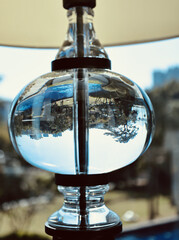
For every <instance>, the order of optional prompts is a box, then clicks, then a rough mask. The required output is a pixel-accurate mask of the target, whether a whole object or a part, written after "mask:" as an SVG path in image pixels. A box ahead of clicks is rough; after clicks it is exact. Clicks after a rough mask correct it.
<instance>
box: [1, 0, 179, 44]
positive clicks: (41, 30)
mask: <svg viewBox="0 0 179 240" xmlns="http://www.w3.org/2000/svg"><path fill="white" fill-rule="evenodd" d="M96 2H97V6H96V8H95V9H94V13H95V17H94V26H95V30H96V32H97V37H98V38H99V39H100V41H101V43H102V44H103V45H104V46H114V45H123V44H132V43H140V42H147V41H155V40H161V39H167V38H173V37H178V36H179V0H96ZM66 13H67V11H66V10H65V9H64V8H63V7H62V0H0V45H3V46H17V47H32V48H59V47H60V45H61V44H62V42H63V41H64V38H65V33H66V31H67V26H68V22H67V17H66Z"/></svg>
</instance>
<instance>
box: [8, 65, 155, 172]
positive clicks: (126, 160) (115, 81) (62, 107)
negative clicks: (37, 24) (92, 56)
mask: <svg viewBox="0 0 179 240" xmlns="http://www.w3.org/2000/svg"><path fill="white" fill-rule="evenodd" d="M78 71H79V70H78V69H72V70H66V71H54V72H51V73H48V74H45V75H43V76H41V77H39V78H37V79H36V80H34V81H33V82H31V83H30V84H29V85H27V86H26V87H25V88H24V89H23V90H22V91H21V92H20V93H19V95H18V96H17V97H16V98H15V100H14V102H13V104H12V108H11V112H10V116H9V132H10V137H11V141H12V143H13V145H14V148H15V149H16V151H17V152H18V153H19V154H20V155H21V156H22V157H23V158H24V159H25V160H26V161H27V162H29V163H30V164H32V165H34V166H36V167H39V168H42V169H45V170H48V171H51V172H55V173H60V174H72V175H75V174H83V173H86V174H100V173H109V172H112V171H115V170H117V169H119V168H122V167H124V166H126V165H128V164H130V163H132V162H133V161H135V160H136V159H137V158H138V157H139V156H140V155H141V154H142V153H143V152H144V151H145V150H146V149H147V148H148V146H149V145H150V142H151V139H152V135H153V130H154V122H153V121H154V113H153V108H152V104H151V102H150V100H149V98H148V96H147V95H146V93H145V92H144V91H143V90H141V89H140V88H139V87H138V86H137V85H136V84H135V83H134V82H132V81H131V80H129V79H127V78H126V77H124V76H122V75H120V74H116V73H113V72H111V71H108V70H103V69H102V70H97V69H93V70H91V69H83V70H81V71H83V74H82V76H81V77H80V75H79V72H78ZM81 84H82V86H83V87H80V86H81ZM81 94H82V95H84V96H82V95H81ZM84 97H85V99H86V100H85V105H84V104H83V105H84V106H83V111H82V112H81V113H80V111H79V109H80V104H81V102H82V101H83V98H84ZM80 101H81V102H80ZM80 114H82V116H80ZM79 119H82V120H83V122H85V132H86V133H85V139H84V141H85V148H86V149H87V150H86V157H85V159H84V161H86V168H85V170H84V171H83V168H81V167H80V164H81V162H80V160H79V159H80V154H81V153H80V151H79V131H80V129H81V127H82V126H81V124H80V121H79ZM84 119H85V120H84ZM83 164H84V163H83Z"/></svg>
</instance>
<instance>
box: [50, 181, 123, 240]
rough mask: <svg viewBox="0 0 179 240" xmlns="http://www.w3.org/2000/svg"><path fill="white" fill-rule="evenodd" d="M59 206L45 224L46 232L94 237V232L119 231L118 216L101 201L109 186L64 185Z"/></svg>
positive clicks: (119, 222) (68, 235) (65, 235)
mask: <svg viewBox="0 0 179 240" xmlns="http://www.w3.org/2000/svg"><path fill="white" fill-rule="evenodd" d="M58 190H59V191H60V192H62V193H63V194H64V204H63V206H62V208H61V209H60V210H59V211H57V212H55V213H53V214H52V215H51V216H50V217H49V219H48V221H47V223H46V233H47V234H49V235H51V236H59V237H63V236H64V237H70V235H71V236H73V237H74V236H75V235H76V237H80V236H83V237H85V236H87V237H90V236H91V237H94V236H96V235H97V233H99V232H100V233H102V232H103V233H105V234H107V233H108V232H111V230H113V231H112V232H113V233H115V232H120V231H121V230H122V223H121V221H120V218H119V216H118V215H117V214H116V213H114V212H113V211H111V210H109V209H108V208H107V207H106V206H105V204H104V194H105V193H106V192H107V191H108V190H109V187H108V185H98V186H82V187H63V186H58Z"/></svg>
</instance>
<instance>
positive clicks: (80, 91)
mask: <svg viewBox="0 0 179 240" xmlns="http://www.w3.org/2000/svg"><path fill="white" fill-rule="evenodd" d="M76 13H77V57H84V35H83V34H84V33H83V8H82V7H77V8H76ZM77 78H78V85H77V103H78V152H79V172H80V173H87V167H88V145H87V135H86V134H87V119H86V118H87V116H86V114H87V113H86V111H87V110H86V106H87V102H86V101H87V100H86V86H85V85H86V84H85V74H84V70H83V69H78V70H77ZM79 206H80V216H81V222H80V228H81V229H85V228H86V219H85V217H86V187H85V186H84V187H80V198H79Z"/></svg>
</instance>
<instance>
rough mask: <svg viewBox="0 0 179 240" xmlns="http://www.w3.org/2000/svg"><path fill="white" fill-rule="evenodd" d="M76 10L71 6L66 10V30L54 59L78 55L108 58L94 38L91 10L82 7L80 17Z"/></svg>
mask: <svg viewBox="0 0 179 240" xmlns="http://www.w3.org/2000/svg"><path fill="white" fill-rule="evenodd" d="M78 10H79V9H78ZM78 10H77V8H71V9H69V10H68V12H67V17H68V21H69V25H68V31H67V34H66V39H65V41H64V43H63V44H62V46H61V48H60V50H59V52H58V53H57V56H56V59H58V58H71V57H79V56H83V57H99V58H108V55H107V53H106V51H105V49H104V48H103V47H102V46H101V44H100V42H99V40H98V39H97V38H96V33H95V30H94V26H93V16H94V13H93V10H92V9H91V8H88V7H82V8H81V11H80V13H79V15H80V17H78V16H77V15H78ZM80 22H81V24H80Z"/></svg>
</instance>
